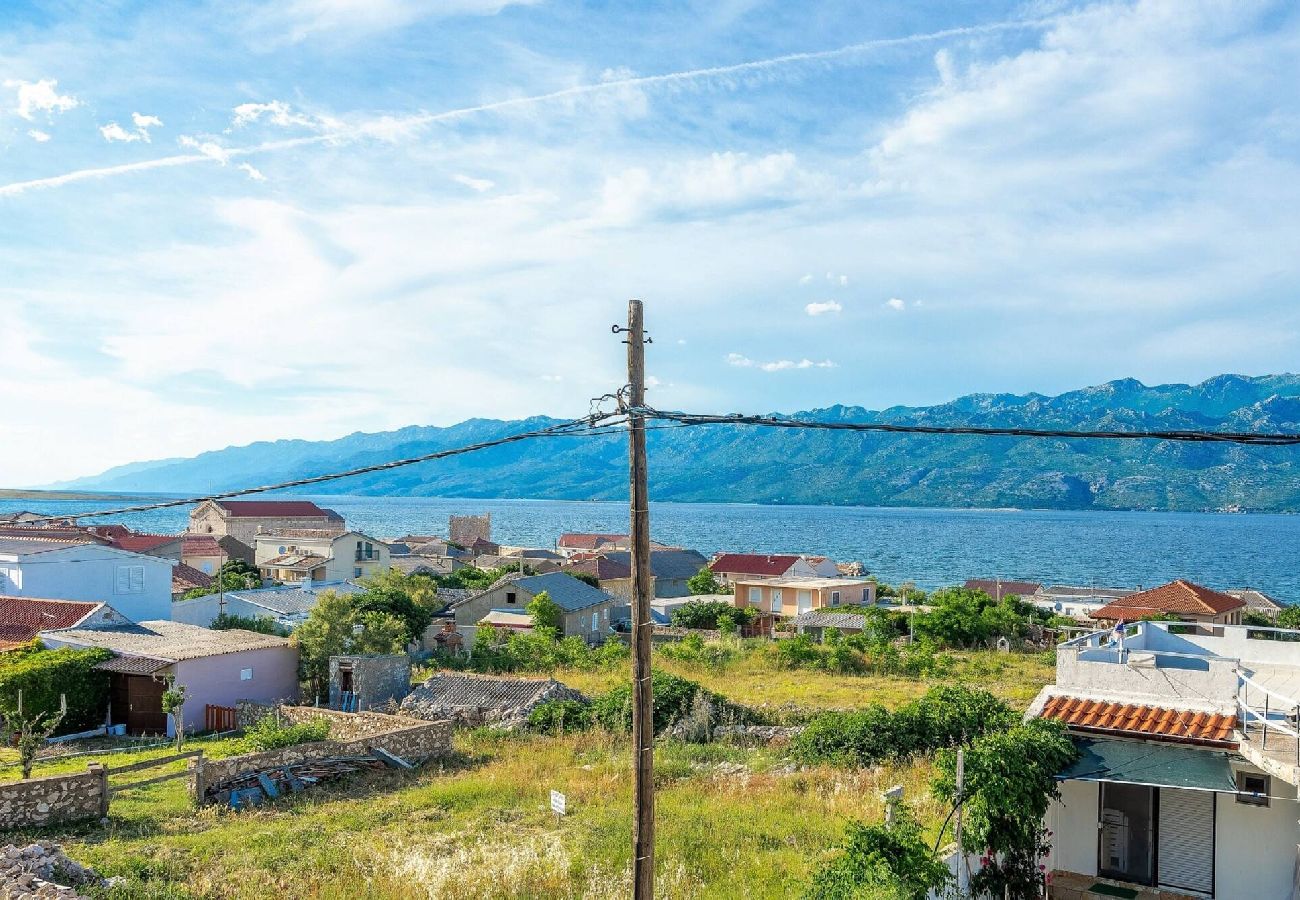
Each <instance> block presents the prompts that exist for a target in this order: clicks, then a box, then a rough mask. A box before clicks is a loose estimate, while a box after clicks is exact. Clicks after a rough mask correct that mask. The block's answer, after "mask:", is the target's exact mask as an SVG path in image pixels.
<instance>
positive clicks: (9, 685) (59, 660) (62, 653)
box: [0, 644, 113, 734]
mask: <svg viewBox="0 0 1300 900" xmlns="http://www.w3.org/2000/svg"><path fill="white" fill-rule="evenodd" d="M112 658H113V654H112V653H110V652H109V651H108V650H103V649H99V648H95V649H90V650H73V649H70V648H67V647H65V648H62V649H59V650H45V649H43V648H41V647H40V646H39V645H36V644H33V645H32V646H31V647H29V648H27V649H24V650H22V651H20V652H18V653H10V654H5V655H3V656H0V714H3V713H4V711H5V710H12V709H14V708H16V707H17V705H18V692H19V691H20V690H21V691H22V692H23V711H24V713H26V714H27V715H28V716H31V715H36V714H40V713H57V712H58V710H59V697H60V695H63V696H66V697H67V700H68V714H67V715H66V716H65V717H64V718H63V721H62V722H60V724H59V729H58V730H59V732H60V733H62V734H73V733H75V732H78V731H85V730H86V729H88V728H95V727H97V726H100V725H103V724H104V713H105V710H106V709H107V705H108V673H107V672H100V671H96V669H95V666H96V665H98V664H99V663H102V662H104V661H105V660H107V659H112Z"/></svg>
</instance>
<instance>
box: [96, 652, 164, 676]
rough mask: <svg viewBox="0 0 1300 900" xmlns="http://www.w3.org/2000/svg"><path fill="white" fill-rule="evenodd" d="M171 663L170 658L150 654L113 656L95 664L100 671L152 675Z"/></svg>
mask: <svg viewBox="0 0 1300 900" xmlns="http://www.w3.org/2000/svg"><path fill="white" fill-rule="evenodd" d="M171 664H172V661H171V660H170V659H156V658H154V657H152V656H114V657H113V658H112V659H106V660H104V661H103V662H102V663H100V664H99V665H97V666H95V668H96V669H98V670H99V671H101V672H120V673H121V674H123V675H152V674H153V673H154V672H161V671H162V670H163V669H165V668H167V667H168V666H170V665H171Z"/></svg>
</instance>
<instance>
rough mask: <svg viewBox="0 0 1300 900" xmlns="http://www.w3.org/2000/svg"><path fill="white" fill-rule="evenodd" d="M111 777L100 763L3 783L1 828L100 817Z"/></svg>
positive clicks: (105, 803) (0, 807) (105, 805)
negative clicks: (73, 771) (70, 772)
mask: <svg viewBox="0 0 1300 900" xmlns="http://www.w3.org/2000/svg"><path fill="white" fill-rule="evenodd" d="M107 790H108V779H107V777H106V775H105V774H104V770H103V768H102V767H101V766H99V765H98V764H91V766H90V767H88V769H87V770H86V771H85V772H79V773H77V774H75V775H50V776H47V777H45V778H31V779H28V780H27V781H7V782H3V783H0V828H28V827H34V826H41V825H53V824H56V823H60V822H75V821H77V820H80V819H92V818H93V819H97V818H100V817H101V816H103V815H105V814H106V811H107V805H108V797H107Z"/></svg>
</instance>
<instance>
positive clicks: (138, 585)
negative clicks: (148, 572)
mask: <svg viewBox="0 0 1300 900" xmlns="http://www.w3.org/2000/svg"><path fill="white" fill-rule="evenodd" d="M113 593H115V594H142V593H144V566H118V567H117V578H116V580H115V582H114V585H113Z"/></svg>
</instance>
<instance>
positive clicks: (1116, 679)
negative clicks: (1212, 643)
mask: <svg viewBox="0 0 1300 900" xmlns="http://www.w3.org/2000/svg"><path fill="white" fill-rule="evenodd" d="M1125 648H1126V649H1127V650H1128V654H1129V657H1128V658H1129V660H1130V663H1129V664H1127V665H1126V664H1122V663H1118V662H1092V661H1089V660H1086V659H1081V658H1080V656H1081V655H1082V654H1080V652H1079V650H1078V649H1077V648H1074V647H1060V648H1058V649H1057V651H1056V685H1057V687H1058V688H1059V691H1058V692H1059V693H1062V694H1070V693H1071V692H1075V693H1078V692H1084V693H1083V694H1082V696H1089V697H1091V696H1099V695H1105V696H1108V697H1112V696H1119V697H1133V698H1135V699H1149V700H1156V701H1165V702H1168V701H1170V700H1177V701H1180V702H1182V703H1184V704H1190V705H1192V706H1197V707H1200V706H1206V705H1216V706H1225V707H1232V708H1235V707H1236V702H1237V676H1236V674H1234V671H1233V670H1234V668H1235V665H1234V663H1232V662H1231V661H1229V660H1222V659H1209V658H1206V659H1203V660H1183V659H1168V660H1163V661H1162V665H1160V666H1159V667H1158V668H1157V667H1146V666H1142V665H1138V664H1135V663H1136V661H1137V659H1138V658H1139V655H1140V654H1141V653H1142V651H1140V650H1136V649H1134V648H1133V647H1132V645H1131V644H1130V643H1128V642H1127V641H1126V642H1125ZM1084 653H1090V654H1093V655H1097V654H1101V653H1108V654H1109V655H1110V656H1111V657H1112V658H1113V657H1114V653H1113V652H1109V651H1099V650H1095V649H1094V650H1091V651H1084ZM1175 664H1177V665H1183V664H1185V665H1194V666H1202V667H1203V669H1200V670H1198V669H1192V668H1176V667H1175Z"/></svg>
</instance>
